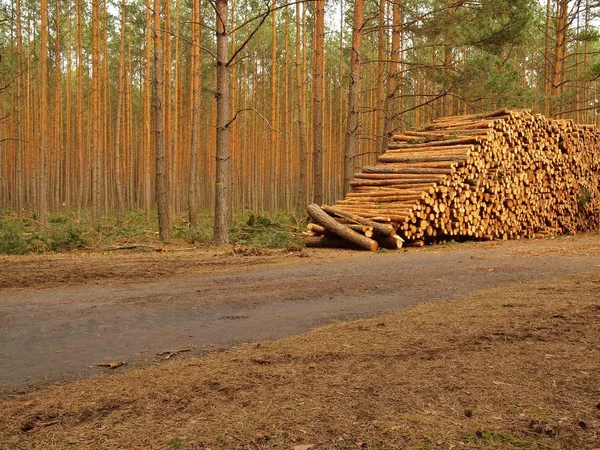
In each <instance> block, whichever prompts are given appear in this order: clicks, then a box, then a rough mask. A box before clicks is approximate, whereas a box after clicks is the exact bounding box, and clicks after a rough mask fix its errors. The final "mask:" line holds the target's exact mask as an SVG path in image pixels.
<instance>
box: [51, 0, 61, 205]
mask: <svg viewBox="0 0 600 450" xmlns="http://www.w3.org/2000/svg"><path fill="white" fill-rule="evenodd" d="M60 4H61V1H60V0H56V2H55V7H54V21H55V25H54V27H55V36H54V114H53V115H54V120H53V125H54V129H53V141H54V143H53V147H54V152H53V153H54V167H53V170H52V172H53V178H54V180H53V181H54V186H53V187H54V193H53V196H52V197H53V204H54V206H55V207H58V206H59V205H60V203H61V188H62V186H63V180H62V177H61V173H62V170H61V168H62V167H63V166H64V161H63V149H62V132H63V124H62V113H63V105H62V71H61V62H60V56H61V55H60Z"/></svg>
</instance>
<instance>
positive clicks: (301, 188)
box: [296, 3, 308, 211]
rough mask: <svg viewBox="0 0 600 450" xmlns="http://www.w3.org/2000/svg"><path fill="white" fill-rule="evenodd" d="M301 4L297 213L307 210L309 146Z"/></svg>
mask: <svg viewBox="0 0 600 450" xmlns="http://www.w3.org/2000/svg"><path fill="white" fill-rule="evenodd" d="M300 6H301V4H300V3H296V111H297V114H298V116H297V123H298V153H299V165H300V167H299V168H298V175H299V180H298V198H297V199H296V200H297V205H296V211H303V210H304V209H305V208H306V200H307V199H306V186H307V180H306V171H307V156H308V155H307V146H306V128H305V125H304V117H305V116H304V82H303V81H304V76H303V73H304V72H303V71H302V61H301V48H300V47H301V38H302V36H301V34H300V33H301V26H300V22H301V14H300Z"/></svg>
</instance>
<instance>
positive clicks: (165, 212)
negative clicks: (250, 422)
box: [152, 0, 169, 242]
mask: <svg viewBox="0 0 600 450" xmlns="http://www.w3.org/2000/svg"><path fill="white" fill-rule="evenodd" d="M167 1H169V0H167ZM161 8H162V0H154V10H153V12H152V16H153V18H154V27H153V35H154V133H155V134H154V146H155V148H156V203H157V206H158V232H159V235H160V238H161V240H162V241H163V242H165V241H168V240H169V203H168V193H167V173H166V161H165V134H164V122H163V121H164V117H163V106H164V105H163V102H164V98H163V94H164V91H163V89H164V87H163V70H164V64H163V57H164V56H163V48H162V45H163V42H162V39H163V37H162V34H163V32H162V31H161V20H160V14H161Z"/></svg>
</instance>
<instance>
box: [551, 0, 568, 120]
mask: <svg viewBox="0 0 600 450" xmlns="http://www.w3.org/2000/svg"><path fill="white" fill-rule="evenodd" d="M557 3H558V4H557V19H556V46H555V48H554V64H553V71H552V95H553V96H554V97H555V98H554V108H553V109H552V115H557V116H558V117H561V115H560V114H558V111H559V110H560V109H561V106H559V105H558V98H557V97H558V96H560V95H561V94H562V93H563V92H564V84H565V76H566V73H565V72H566V58H567V27H568V26H569V17H568V12H569V1H568V0H557Z"/></svg>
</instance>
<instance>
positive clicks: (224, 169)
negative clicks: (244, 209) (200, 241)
mask: <svg viewBox="0 0 600 450" xmlns="http://www.w3.org/2000/svg"><path fill="white" fill-rule="evenodd" d="M228 8H229V6H228V2H227V0H216V11H217V16H216V22H217V24H216V25H217V29H216V34H217V55H216V56H217V93H216V97H217V137H216V147H217V151H216V185H215V224H214V241H215V243H216V244H217V245H228V244H229V212H230V208H231V205H230V203H231V198H230V186H229V162H230V159H231V155H230V150H229V127H230V123H229V122H230V120H231V119H230V111H229V101H230V98H229V67H228V61H229V47H228V40H229V37H228V33H227V15H228V12H229V11H228Z"/></svg>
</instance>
